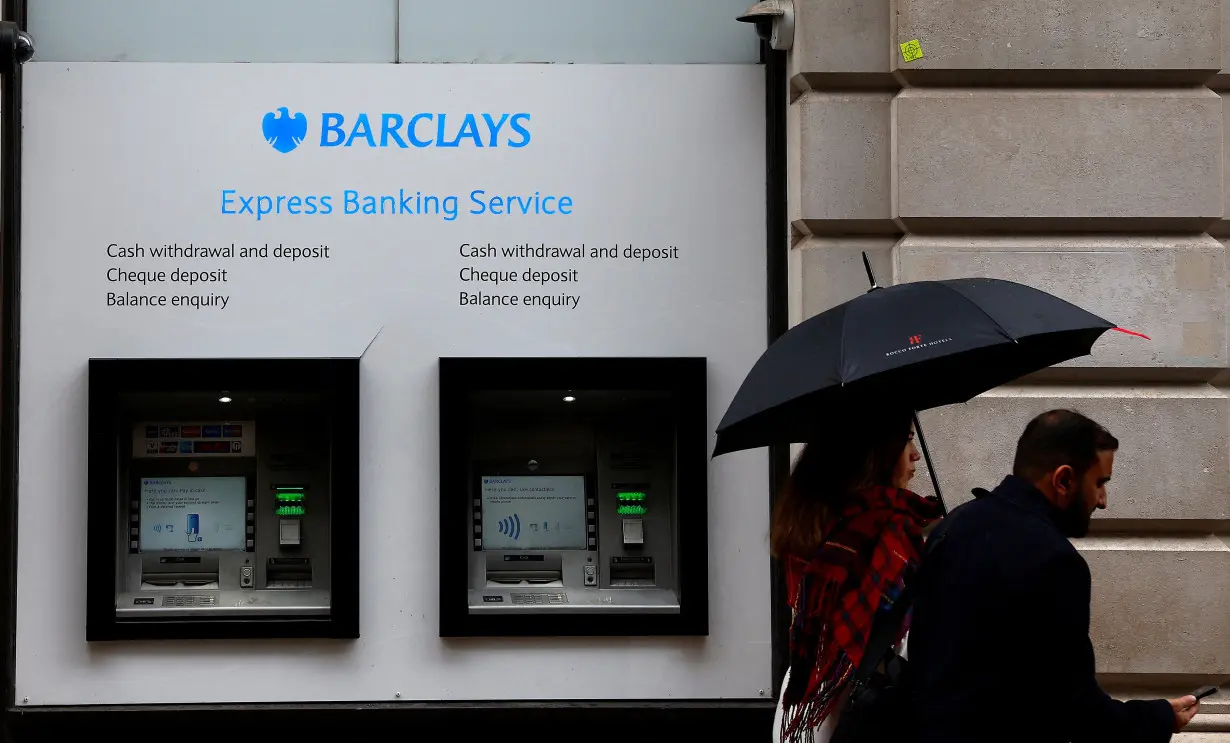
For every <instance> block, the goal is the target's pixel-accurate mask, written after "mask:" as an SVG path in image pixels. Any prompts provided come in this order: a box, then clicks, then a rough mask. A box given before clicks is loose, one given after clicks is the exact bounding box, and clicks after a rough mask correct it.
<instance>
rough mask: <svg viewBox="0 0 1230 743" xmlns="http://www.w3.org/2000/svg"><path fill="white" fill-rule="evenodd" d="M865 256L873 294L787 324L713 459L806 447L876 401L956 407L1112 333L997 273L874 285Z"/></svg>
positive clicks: (737, 402) (752, 375)
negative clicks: (742, 452) (744, 452)
mask: <svg viewBox="0 0 1230 743" xmlns="http://www.w3.org/2000/svg"><path fill="white" fill-rule="evenodd" d="M863 260H864V264H865V265H866V266H867V271H868V277H869V278H871V279H872V289H871V290H870V291H868V292H867V293H866V294H863V295H861V296H859V297H856V298H854V299H852V300H850V301H848V302H845V303H843V304H840V305H838V306H836V307H833V308H832V309H829V310H827V311H825V312H822V313H820V314H818V315H816V316H814V317H812V318H809V319H808V320H805V321H804V322H802V323H800V324H798V325H796V326H795V327H793V328H791V329H790V330H789V331H787V332H786V333H784V334H783V335H782V336H781V337H780V338H778V339H777V340H776V341H775V342H774V343H773V344H772V345H770V346H769V348H768V349H766V350H765V352H764V353H763V354H762V355H761V357H760V359H759V360H758V361H757V362H756V364H755V366H753V367H752V370H751V372H749V373H748V375H747V377H746V378H745V379H744V380H743V384H742V385H741V386H740V388H739V391H738V392H737V393H736V394H735V397H734V400H733V401H731V403H730V407H729V408H727V410H726V414H725V415H724V416H723V417H722V422H721V423H720V424H719V425H718V427H717V445H716V446H715V448H714V452H713V455H714V456H718V455H721V454H725V453H727V452H732V451H739V450H742V449H752V448H756V447H761V446H769V445H771V444H781V443H796V442H805V441H808V440H810V439H811V438H813V436H814V434H815V433H816V432H817V431H818V430H819V429H820V428H821V427H832V426H836V427H838V430H840V425H841V423H840V421H841V418H842V417H844V416H847V415H859V414H866V412H867V411H868V410H869V409H872V408H873V407H874V406H893V405H895V406H899V407H900V406H904V407H908V408H910V409H912V410H916V411H917V410H927V409H929V408H935V407H939V406H942V405H951V404H954V403H959V402H966V401H968V400H970V399H972V398H974V397H976V396H977V395H980V394H982V393H983V392H986V391H988V390H991V389H994V388H996V387H998V386H1000V385H1002V384H1006V383H1008V382H1011V381H1013V380H1015V379H1019V378H1020V377H1023V376H1025V375H1027V374H1030V373H1032V372H1035V371H1038V370H1040V369H1045V368H1047V367H1050V366H1053V365H1055V364H1058V363H1060V362H1063V361H1067V360H1069V359H1074V358H1077V357H1080V356H1086V355H1088V354H1089V353H1090V351H1091V350H1092V347H1093V344H1094V343H1095V342H1096V341H1097V340H1098V338H1100V337H1101V336H1102V334H1103V333H1105V332H1106V331H1108V330H1120V328H1116V327H1115V325H1114V324H1113V323H1111V322H1109V321H1107V320H1104V319H1102V318H1101V317H1098V316H1097V315H1094V314H1092V313H1090V312H1087V311H1086V310H1083V309H1081V308H1080V307H1077V306H1076V305H1074V304H1072V303H1070V302H1067V301H1064V300H1062V299H1060V298H1058V297H1056V296H1054V295H1052V294H1048V293H1047V292H1044V291H1041V290H1039V289H1035V288H1033V287H1030V286H1026V285H1024V284H1019V283H1016V282H1012V281H1004V280H1001V279H982V278H964V279H949V280H944V281H916V282H911V283H905V284H898V285H895V286H889V287H884V288H880V287H877V286H876V285H875V280H874V278H873V277H871V267H870V263H868V262H867V259H866V256H865V255H864V257H863ZM1123 332H1130V331H1123ZM1135 335H1139V334H1138V333H1137V334H1135ZM915 421H916V422H915V425H916V426H917V418H916V419H915ZM919 430H920V433H921V429H919ZM923 449H924V453H926V451H925V450H926V444H925V441H924V442H923ZM927 460H928V461H927V464H928V469H931V470H932V478H933V481H934V469H933V468H931V467H930V464H931V463H930V456H929V455H928V456H927ZM935 485H936V493H937V494H938V493H939V483H938V482H935Z"/></svg>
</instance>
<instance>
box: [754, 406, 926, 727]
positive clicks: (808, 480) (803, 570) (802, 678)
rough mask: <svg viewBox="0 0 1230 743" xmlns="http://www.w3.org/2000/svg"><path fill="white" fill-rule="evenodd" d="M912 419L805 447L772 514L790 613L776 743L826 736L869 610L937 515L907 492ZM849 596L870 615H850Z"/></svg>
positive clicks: (846, 430)
mask: <svg viewBox="0 0 1230 743" xmlns="http://www.w3.org/2000/svg"><path fill="white" fill-rule="evenodd" d="M912 421H913V415H912V413H910V412H909V411H905V412H900V413H892V414H888V415H875V416H872V417H870V418H869V419H866V420H865V421H863V422H862V423H857V424H854V425H853V427H852V426H850V425H843V426H841V427H839V428H840V430H837V431H834V432H833V433H832V434H831V435H830V437H829V439H828V440H823V441H814V442H812V443H810V444H809V445H808V446H807V448H805V449H804V450H803V453H802V455H800V457H799V459H798V461H797V462H796V463H795V466H794V470H793V472H792V473H791V475H790V480H789V481H788V482H787V483H786V487H785V489H784V491H783V492H782V494H781V497H779V498H778V501H777V503H776V504H775V506H774V508H773V518H772V524H771V526H770V536H769V539H770V549H771V551H772V553H773V555H774V556H775V557H777V558H779V559H781V560H783V561H784V562H785V564H786V579H787V586H788V595H789V600H790V606H791V610H792V612H793V620H792V622H791V627H790V668H789V670H788V671H787V672H786V678H785V679H784V680H783V682H782V693H781V698H780V699H779V702H778V709H777V715H776V719H775V720H774V739H775V740H778V741H804V740H816V741H822V742H823V741H827V740H829V738H830V737H831V736H832V734H833V730H834V729H835V728H836V726H837V719H838V715H839V714H840V708H841V707H842V705H844V704H845V699H846V692H847V687H848V685H849V681H850V678H851V677H852V676H853V674H854V670H855V669H856V668H857V667H858V664H859V662H860V661H861V660H862V657H863V643H865V642H866V637H867V635H868V633H869V631H870V628H871V620H872V618H873V616H874V612H875V611H877V610H884V609H885V608H887V606H888V605H889V604H890V603H891V597H894V596H896V595H897V593H898V591H900V589H901V586H902V583H903V580H904V577H905V575H906V574H907V573H909V572H911V571H912V570H913V569H914V567H915V566H916V565H917V562H918V560H919V556H920V554H921V550H922V546H923V536H922V533H923V529H924V528H926V527H927V526H928V525H929V524H931V523H932V522H933V521H935V520H936V519H937V518H939V516H940V514H941V511H940V506H939V503H938V501H936V500H935V499H934V498H923V497H921V496H919V495H916V494H914V493H912V492H910V491H909V490H907V489H906V486H907V485H908V484H909V482H910V479H911V478H913V477H914V470H915V464H914V463H915V462H917V461H918V460H919V454H918V449H917V448H916V447H915V446H914V426H913V422H912ZM884 596H887V597H888V599H886V600H882V597H884ZM855 600H861V601H859V603H862V605H863V606H864V607H865V608H866V611H861V612H860V611H850V610H849V607H850V606H852V604H851V603H849V602H851V601H855Z"/></svg>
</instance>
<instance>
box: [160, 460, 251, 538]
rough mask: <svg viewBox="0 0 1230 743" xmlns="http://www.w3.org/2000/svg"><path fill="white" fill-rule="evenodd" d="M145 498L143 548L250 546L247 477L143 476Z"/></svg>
mask: <svg viewBox="0 0 1230 743" xmlns="http://www.w3.org/2000/svg"><path fill="white" fill-rule="evenodd" d="M140 501H141V527H140V535H141V536H140V540H141V551H142V552H163V551H175V550H242V549H243V548H244V539H245V531H244V523H245V519H246V517H247V507H246V506H247V503H246V501H247V480H246V478H244V477H143V478H141V493H140Z"/></svg>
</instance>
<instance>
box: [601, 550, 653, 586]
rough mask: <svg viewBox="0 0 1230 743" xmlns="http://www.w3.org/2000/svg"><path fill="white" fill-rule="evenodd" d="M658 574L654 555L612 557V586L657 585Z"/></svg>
mask: <svg viewBox="0 0 1230 743" xmlns="http://www.w3.org/2000/svg"><path fill="white" fill-rule="evenodd" d="M656 585H657V576H656V571H655V570H654V565H653V558H652V557H612V558H611V587H612V588H619V587H624V588H644V587H647V586H656Z"/></svg>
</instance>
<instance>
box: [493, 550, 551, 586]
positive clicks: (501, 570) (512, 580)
mask: <svg viewBox="0 0 1230 743" xmlns="http://www.w3.org/2000/svg"><path fill="white" fill-rule="evenodd" d="M563 578H564V566H563V560H562V559H561V558H560V556H559V555H549V554H547V555H507V554H503V555H502V554H489V555H487V580H488V581H490V582H492V583H498V584H500V585H511V586H515V585H522V584H529V585H532V586H540V585H544V584H547V583H556V582H558V581H561V580H563Z"/></svg>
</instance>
